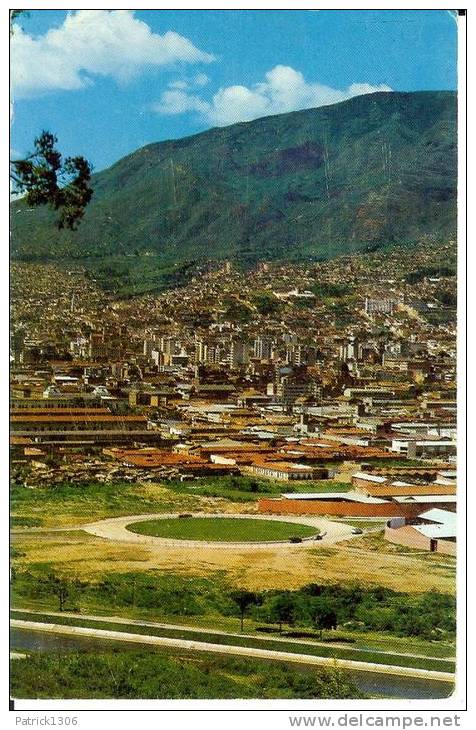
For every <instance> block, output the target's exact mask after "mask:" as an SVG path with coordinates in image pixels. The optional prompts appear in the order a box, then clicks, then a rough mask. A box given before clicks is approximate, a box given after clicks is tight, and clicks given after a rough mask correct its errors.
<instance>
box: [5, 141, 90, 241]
mask: <svg viewBox="0 0 476 730" xmlns="http://www.w3.org/2000/svg"><path fill="white" fill-rule="evenodd" d="M57 142H58V139H57V138H56V137H55V135H54V134H52V133H51V132H46V131H43V132H42V133H41V134H40V136H39V137H37V138H36V139H35V142H34V144H35V151H34V152H32V153H31V154H30V155H28V157H27V158H25V159H23V160H12V162H11V163H10V164H11V172H10V178H11V180H12V181H13V183H14V186H15V189H14V192H15V193H16V194H25V203H26V205H28V206H33V207H37V206H41V205H49V206H50V207H51V208H52V209H53V210H55V211H56V212H59V217H58V219H57V222H56V225H57V227H58V229H60V230H61V229H63V228H68V229H70V230H75V229H76V228H77V227H78V225H79V223H80V221H81V219H82V217H83V215H84V211H85V208H86V206H87V205H88V203H89V201H90V200H91V198H92V195H93V190H92V188H91V187H90V185H89V183H90V180H91V172H92V168H91V165H90V164H89V162H88V161H87V160H86V159H85V158H84V157H80V156H76V157H67V158H66V159H64V160H63V159H62V155H61V153H60V152H58V150H57V149H56V146H55V145H56V143H57Z"/></svg>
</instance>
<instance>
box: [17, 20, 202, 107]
mask: <svg viewBox="0 0 476 730" xmlns="http://www.w3.org/2000/svg"><path fill="white" fill-rule="evenodd" d="M213 60H214V57H213V56H212V55H211V54H209V53H205V52H204V51H201V50H200V49H198V48H196V47H195V46H194V45H193V43H192V42H191V41H189V40H188V39H187V38H185V37H184V36H181V35H179V34H178V33H175V32H174V31H167V32H166V33H164V35H158V34H156V33H153V32H152V30H151V29H150V27H149V26H148V25H147V24H146V23H144V22H142V21H141V20H139V19H138V18H135V17H134V11H133V10H111V11H110V10H78V11H76V12H70V13H68V15H67V17H66V18H65V21H64V23H63V24H62V25H61V26H60V27H59V28H52V29H50V30H49V31H48V32H47V33H45V34H44V35H42V36H38V37H33V36H31V35H28V34H27V33H25V32H24V31H23V30H22V29H21V28H20V27H19V26H17V25H15V29H14V34H13V36H12V40H11V69H12V71H11V74H12V87H13V92H14V94H15V95H16V96H33V95H37V94H41V93H44V92H46V91H52V90H74V89H81V88H84V87H85V86H87V85H88V84H91V83H92V81H93V77H94V75H95V74H98V75H101V76H112V77H113V78H115V79H116V80H117V81H119V82H125V81H128V80H130V79H131V78H133V77H134V76H135V75H137V74H138V73H139V72H141V71H143V70H145V69H146V68H147V67H160V66H166V65H169V64H174V63H177V62H183V63H210V62H211V61H213Z"/></svg>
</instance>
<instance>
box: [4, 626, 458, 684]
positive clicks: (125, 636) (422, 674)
mask: <svg viewBox="0 0 476 730" xmlns="http://www.w3.org/2000/svg"><path fill="white" fill-rule="evenodd" d="M11 626H12V627H14V628H18V629H28V630H30V631H40V632H42V633H54V634H63V635H67V636H93V637H96V638H98V639H108V640H111V639H112V640H115V641H125V642H129V643H136V644H149V645H151V646H165V647H173V648H176V649H185V650H189V651H190V650H191V651H204V652H211V653H215V654H232V655H235V656H247V657H253V658H255V659H273V660H275V661H286V662H294V663H297V664H312V665H315V666H322V667H338V668H339V669H352V670H354V671H360V672H374V673H379V674H393V675H399V676H404V677H419V678H422V679H431V680H436V681H441V682H453V681H454V675H453V674H450V673H448V672H435V671H433V670H429V669H415V668H414V667H395V666H390V665H386V664H373V663H370V662H356V661H352V660H349V659H334V658H328V657H317V656H311V655H308V654H294V653H291V652H285V651H270V650H269V649H257V648H255V647H246V646H225V645H223V644H212V643H209V642H206V641H190V640H188V639H172V638H169V637H162V636H148V635H143V634H131V633H126V632H122V631H109V630H106V629H93V628H89V627H83V626H64V625H62V624H44V623H40V622H36V621H35V622H33V621H21V620H20V619H12V621H11Z"/></svg>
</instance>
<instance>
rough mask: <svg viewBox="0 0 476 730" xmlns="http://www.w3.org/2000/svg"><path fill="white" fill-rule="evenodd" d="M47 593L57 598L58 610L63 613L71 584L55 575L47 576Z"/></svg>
mask: <svg viewBox="0 0 476 730" xmlns="http://www.w3.org/2000/svg"><path fill="white" fill-rule="evenodd" d="M46 585H47V588H48V591H49V592H50V593H52V594H53V595H55V596H56V597H57V598H58V603H59V606H58V608H59V610H60V611H64V607H65V605H66V601H67V600H68V598H69V597H70V594H71V584H70V581H69V580H68V579H67V578H59V577H58V576H57V575H49V576H48V577H47V579H46Z"/></svg>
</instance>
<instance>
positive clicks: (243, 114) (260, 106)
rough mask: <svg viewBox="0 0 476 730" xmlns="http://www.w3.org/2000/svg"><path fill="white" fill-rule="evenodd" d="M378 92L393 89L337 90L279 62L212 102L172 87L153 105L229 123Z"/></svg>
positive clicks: (227, 89) (168, 111)
mask: <svg viewBox="0 0 476 730" xmlns="http://www.w3.org/2000/svg"><path fill="white" fill-rule="evenodd" d="M376 91H392V89H391V88H390V87H389V86H387V85H385V84H380V85H378V86H374V85H371V84H367V83H355V84H351V85H350V86H349V87H348V88H347V89H342V90H341V89H333V88H331V87H330V86H325V85H323V84H320V83H317V82H308V81H306V79H305V78H304V76H303V75H302V73H301V72H300V71H296V70H295V69H293V68H291V67H290V66H281V65H279V66H275V67H274V68H273V69H271V70H270V71H268V72H267V73H266V74H265V80H264V81H262V82H261V83H259V84H255V85H254V86H252V87H251V88H248V87H246V86H227V87H225V88H221V89H219V90H218V91H217V93H216V94H215V95H214V96H213V98H212V99H211V101H206V100H205V99H202V98H201V97H199V96H197V95H194V94H189V93H187V90H186V89H185V88H184V89H182V90H181V91H180V94H179V95H177V93H178V92H177V93H175V92H172V91H170V90H168V91H165V92H164V93H163V94H162V96H161V97H160V100H159V101H158V102H157V103H156V104H154V105H153V106H152V108H153V110H154V111H157V112H159V113H161V114H182V113H184V112H190V111H195V112H198V113H199V114H201V115H202V117H204V118H205V119H206V120H207V121H208V122H209V123H211V124H215V125H217V126H226V125H227V124H233V123H234V122H245V121H250V120H251V119H256V118H258V117H264V116H268V115H272V114H282V113H284V112H290V111H296V110H298V109H310V108H311V107H318V106H326V105H328V104H335V103H337V102H339V101H345V100H346V99H350V98H352V97H353V96H359V95H361V94H371V93H373V92H376Z"/></svg>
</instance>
